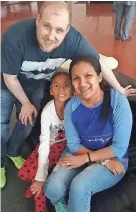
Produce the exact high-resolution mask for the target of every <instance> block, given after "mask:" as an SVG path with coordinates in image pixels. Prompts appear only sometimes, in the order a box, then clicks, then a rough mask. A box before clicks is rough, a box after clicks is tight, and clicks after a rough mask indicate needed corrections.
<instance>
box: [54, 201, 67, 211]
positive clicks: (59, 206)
mask: <svg viewBox="0 0 136 212" xmlns="http://www.w3.org/2000/svg"><path fill="white" fill-rule="evenodd" d="M55 210H56V212H67V205H66V204H65V202H64V201H61V202H58V204H57V205H55Z"/></svg>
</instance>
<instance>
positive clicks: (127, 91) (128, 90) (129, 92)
mask: <svg viewBox="0 0 136 212" xmlns="http://www.w3.org/2000/svg"><path fill="white" fill-rule="evenodd" d="M120 92H121V93H123V94H124V95H125V96H126V97H130V96H136V88H132V85H128V86H126V87H125V88H123V87H122V89H121V90H120Z"/></svg>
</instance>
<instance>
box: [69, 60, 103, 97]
mask: <svg viewBox="0 0 136 212" xmlns="http://www.w3.org/2000/svg"><path fill="white" fill-rule="evenodd" d="M71 75H72V84H73V87H74V90H75V92H76V93H77V94H78V95H79V96H80V97H81V99H83V100H84V101H86V100H92V99H94V98H95V96H99V92H100V84H99V83H100V82H101V80H102V75H101V74H100V75H99V76H98V75H97V73H96V71H95V70H94V68H93V67H92V66H91V65H90V64H89V63H87V62H79V63H78V64H76V65H74V66H73V68H72V73H71Z"/></svg>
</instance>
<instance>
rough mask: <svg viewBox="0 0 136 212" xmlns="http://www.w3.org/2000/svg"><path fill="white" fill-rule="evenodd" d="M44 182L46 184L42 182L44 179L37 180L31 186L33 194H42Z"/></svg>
mask: <svg viewBox="0 0 136 212" xmlns="http://www.w3.org/2000/svg"><path fill="white" fill-rule="evenodd" d="M43 184H44V182H42V181H35V182H34V183H33V184H32V185H31V186H30V189H31V192H32V194H35V195H36V197H38V196H39V194H40V193H41V191H42V187H43Z"/></svg>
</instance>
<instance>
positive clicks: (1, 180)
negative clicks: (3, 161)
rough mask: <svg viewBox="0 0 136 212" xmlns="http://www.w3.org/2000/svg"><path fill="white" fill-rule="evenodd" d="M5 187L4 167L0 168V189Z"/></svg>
mask: <svg viewBox="0 0 136 212" xmlns="http://www.w3.org/2000/svg"><path fill="white" fill-rule="evenodd" d="M5 185H6V175H5V167H4V168H0V188H3V187H4V186H5Z"/></svg>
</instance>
